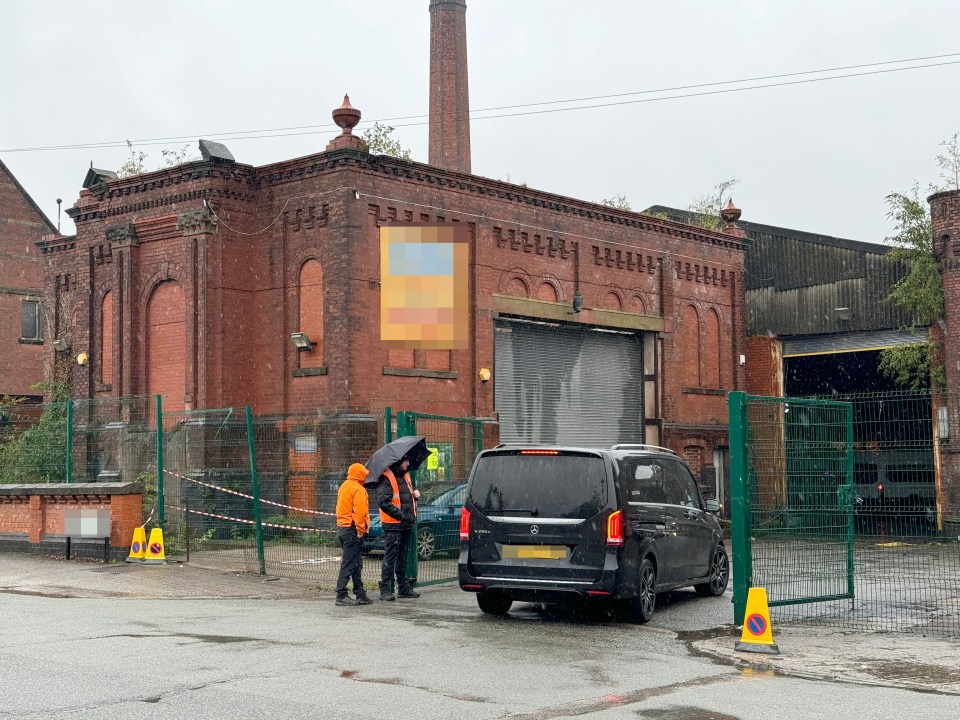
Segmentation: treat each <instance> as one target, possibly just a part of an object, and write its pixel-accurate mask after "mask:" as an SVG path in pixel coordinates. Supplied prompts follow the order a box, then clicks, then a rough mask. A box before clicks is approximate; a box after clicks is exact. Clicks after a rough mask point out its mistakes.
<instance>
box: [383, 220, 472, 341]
mask: <svg viewBox="0 0 960 720" xmlns="http://www.w3.org/2000/svg"><path fill="white" fill-rule="evenodd" d="M469 237H470V231H469V229H468V228H467V227H465V226H461V225H388V226H384V227H381V228H380V339H381V340H382V341H383V342H385V343H387V345H388V346H389V347H394V348H404V349H412V350H462V349H465V348H467V347H469V327H470V317H469V313H470V307H469V300H468V295H467V283H468V273H469V269H470V268H469V257H470V255H469V249H470V245H469Z"/></svg>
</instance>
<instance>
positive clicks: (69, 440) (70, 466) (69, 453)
mask: <svg viewBox="0 0 960 720" xmlns="http://www.w3.org/2000/svg"><path fill="white" fill-rule="evenodd" d="M66 471H67V482H68V483H72V482H73V399H72V398H71V399H70V400H67V468H66Z"/></svg>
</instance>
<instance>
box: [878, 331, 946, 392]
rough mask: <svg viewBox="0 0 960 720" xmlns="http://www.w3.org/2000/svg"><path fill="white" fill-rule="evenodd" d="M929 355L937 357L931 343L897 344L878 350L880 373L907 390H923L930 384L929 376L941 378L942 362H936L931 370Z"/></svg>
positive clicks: (933, 345) (934, 346) (939, 384)
mask: <svg viewBox="0 0 960 720" xmlns="http://www.w3.org/2000/svg"><path fill="white" fill-rule="evenodd" d="M931 356H933V358H936V359H938V353H937V352H936V345H935V344H933V343H916V344H913V345H899V346H897V347H892V348H887V349H886V350H881V351H880V365H879V370H880V374H881V375H883V376H884V377H887V378H890V379H891V380H893V381H894V382H895V383H896V384H897V385H899V386H900V387H902V388H906V389H909V390H924V389H926V388H927V387H929V385H930V379H931V377H933V378H934V384H935V385H938V386H942V382H941V383H937V380H936V378H937V377H940V378H943V364H942V363H937V364H936V366H935V367H934V370H933V371H932V370H931Z"/></svg>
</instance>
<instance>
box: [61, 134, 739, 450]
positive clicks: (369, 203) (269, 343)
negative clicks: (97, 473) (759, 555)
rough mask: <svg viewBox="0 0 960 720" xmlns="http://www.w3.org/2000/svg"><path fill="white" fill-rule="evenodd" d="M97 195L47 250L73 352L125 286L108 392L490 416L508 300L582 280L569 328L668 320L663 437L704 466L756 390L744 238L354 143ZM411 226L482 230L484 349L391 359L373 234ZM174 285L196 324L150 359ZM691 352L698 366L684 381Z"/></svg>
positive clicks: (558, 295) (476, 294) (212, 167)
mask: <svg viewBox="0 0 960 720" xmlns="http://www.w3.org/2000/svg"><path fill="white" fill-rule="evenodd" d="M94 189H96V190H97V193H94V192H92V190H85V191H83V192H82V193H81V195H80V198H79V200H78V201H77V204H76V205H75V206H74V207H73V208H72V209H71V211H70V213H71V215H72V216H73V217H74V219H75V221H76V223H77V236H76V237H75V238H58V239H55V240H51V242H50V243H48V244H47V245H45V246H44V252H45V257H46V258H47V262H48V266H47V276H46V287H47V290H48V292H50V293H51V294H54V293H59V294H60V295H61V296H64V297H67V298H73V299H74V300H75V307H76V308H77V310H76V314H75V317H73V318H72V319H71V318H66V317H64V318H62V319H61V320H62V322H63V323H64V324H69V326H70V328H71V331H72V332H73V336H74V340H73V345H74V348H75V352H79V351H86V352H89V349H88V348H90V347H91V346H92V347H96V346H97V342H96V341H97V338H96V337H93V335H95V334H96V333H97V332H98V330H97V323H95V322H93V323H91V322H90V321H89V320H88V318H89V313H91V312H93V310H92V308H93V307H95V305H94V303H96V302H97V298H101V297H102V295H103V293H105V292H107V291H111V292H112V293H113V294H114V313H113V327H114V350H113V356H114V358H115V363H114V376H115V382H114V383H113V386H112V389H111V391H110V394H112V395H115V396H121V395H142V394H145V393H146V392H153V389H154V385H153V380H152V378H158V377H166V378H167V379H166V380H164V382H171V383H172V382H174V378H173V377H172V375H173V374H176V375H177V379H176V382H180V378H182V388H183V389H182V395H183V400H182V401H183V403H184V405H186V406H188V407H191V406H192V407H225V406H242V405H244V404H246V403H250V404H252V405H253V406H254V409H255V411H256V412H258V413H269V412H281V411H283V412H313V411H314V410H315V409H316V408H317V407H341V408H347V407H350V408H360V409H363V408H382V407H384V406H387V405H390V406H394V407H396V408H404V409H411V410H420V411H424V412H433V413H439V414H449V415H458V416H462V415H470V416H481V417H490V416H492V415H493V413H494V401H495V398H494V396H493V388H494V385H495V384H494V383H493V382H490V383H485V384H483V383H480V382H479V380H478V378H477V373H478V370H479V368H481V367H486V368H491V369H493V371H494V373H495V372H496V368H495V367H494V322H495V317H496V314H497V312H498V309H497V308H498V302H500V300H498V297H501V296H510V295H517V294H522V295H523V296H525V297H530V298H548V299H550V300H553V299H556V300H557V302H558V303H561V304H562V305H563V307H564V308H566V307H569V304H570V303H571V301H572V298H573V296H574V292H575V279H576V278H577V276H578V275H579V287H580V291H581V293H582V296H583V312H581V313H580V314H579V315H572V314H571V315H570V316H569V320H570V321H571V322H573V323H577V322H579V323H583V324H586V325H591V324H593V323H597V322H600V320H599V318H601V317H602V316H601V315H600V314H599V310H596V309H597V308H605V307H606V308H609V307H611V306H619V307H621V308H624V310H625V311H627V312H631V311H633V312H636V311H638V310H641V309H643V310H645V311H646V313H648V314H649V316H650V319H651V321H652V322H657V323H662V328H663V331H664V332H663V333H662V336H658V339H657V340H656V341H655V344H654V345H651V347H652V348H654V349H655V351H653V352H651V353H650V357H649V358H648V360H649V361H648V367H647V368H646V372H647V373H648V374H650V375H654V374H655V375H656V383H655V384H651V387H652V388H653V390H651V391H650V394H651V395H653V396H655V397H649V398H648V403H647V404H648V408H651V410H650V412H651V414H654V415H656V414H658V415H659V418H660V419H662V420H663V421H664V427H665V436H664V442H668V443H669V444H671V446H676V448H677V449H678V450H682V449H683V448H684V447H687V446H688V445H690V442H688V439H689V438H690V437H695V438H697V442H698V443H702V444H703V452H704V457H705V458H709V457H710V452H711V450H712V447H713V446H715V445H716V444H721V445H722V444H725V442H726V441H725V437H726V428H725V426H726V401H725V394H726V392H728V391H730V390H733V389H739V388H740V387H741V385H742V380H741V378H740V375H739V369H738V367H737V366H736V364H735V358H736V357H737V356H738V354H739V352H742V340H741V334H742V328H743V318H742V313H743V297H742V295H743V291H742V287H743V284H742V282H740V278H741V277H742V273H743V264H744V257H743V246H742V244H741V243H740V241H739V240H738V239H737V238H732V237H729V236H725V235H721V234H719V233H712V232H708V231H702V230H699V229H696V228H691V227H689V226H684V225H680V224H676V223H672V222H668V221H663V220H659V219H654V218H644V217H642V216H639V215H636V214H634V213H627V212H621V211H617V210H613V209H610V208H606V207H603V206H599V205H595V204H592V203H585V202H580V201H576V200H572V199H570V198H565V197H562V196H557V195H552V194H549V193H543V192H539V191H535V190H530V189H528V188H522V187H518V186H515V185H510V184H507V183H500V182H496V181H491V180H487V179H483V178H476V177H473V176H469V175H462V174H458V173H453V172H447V171H442V170H438V169H436V168H431V167H429V166H426V165H421V164H417V163H408V162H403V161H397V160H393V159H390V158H385V157H376V156H369V155H366V154H364V153H357V152H355V151H348V150H344V151H335V152H332V153H323V154H319V155H315V156H310V157H306V158H300V159H297V160H292V161H288V162H283V163H277V164H275V165H269V166H266V167H261V168H251V167H249V166H244V165H240V164H234V163H216V162H212V161H211V162H197V163H191V164H188V165H185V166H181V167H179V168H171V169H168V170H163V171H158V172H155V173H150V174H148V175H144V176H139V177H137V178H130V179H125V180H120V181H113V182H110V183H109V184H108V185H107V186H104V187H100V188H94ZM354 189H356V191H357V192H359V198H358V197H357V195H356V193H355V190H354ZM205 199H206V200H207V201H208V202H209V204H210V206H211V207H212V208H213V211H214V213H215V215H214V214H213V213H210V212H208V211H206V210H205V209H204V206H203V201H204V200H205ZM441 208H442V209H441ZM405 222H443V223H452V222H456V223H462V224H464V225H466V226H467V227H468V228H469V230H470V233H471V237H472V242H471V249H470V253H471V256H470V262H471V265H472V268H473V272H472V276H471V287H470V302H471V325H472V328H471V332H470V333H469V334H470V336H471V337H472V338H474V343H473V345H472V347H470V348H468V349H463V350H455V351H414V352H396V351H395V352H391V351H389V350H388V349H387V348H386V347H384V346H383V345H382V344H381V343H380V342H379V339H378V338H379V312H380V310H379V303H380V292H379V286H378V283H377V280H378V278H379V228H380V226H381V225H383V224H388V223H405ZM578 258H579V268H578V267H577V262H578ZM308 262H310V263H318V264H319V265H318V266H314V267H317V268H318V270H317V274H319V273H321V272H322V277H323V289H322V303H323V314H322V328H321V327H319V326H318V327H316V329H315V332H316V333H319V334H318V337H316V338H314V337H313V336H312V335H311V339H313V340H316V341H318V343H320V345H318V348H317V349H315V350H313V351H310V353H302V355H303V356H304V357H303V358H301V356H300V355H298V351H297V349H296V348H295V347H294V345H293V343H292V342H291V341H290V337H289V336H290V333H292V332H296V331H297V330H301V329H302V328H301V322H302V320H301V315H302V314H303V313H304V312H306V313H307V315H310V313H311V312H312V309H311V307H310V306H306V307H302V304H301V294H300V291H299V289H298V287H299V284H300V282H301V279H302V278H301V269H302V268H303V267H304V263H308ZM578 270H579V272H578ZM168 283H169V285H168V286H169V287H171V288H172V287H175V286H176V287H179V288H180V289H181V290H182V295H183V299H184V300H183V302H184V306H183V311H182V316H183V322H182V324H181V323H180V322H179V321H176V322H175V323H174V325H172V326H171V327H173V326H175V327H176V329H177V331H176V333H174V334H171V335H170V337H169V346H168V347H166V348H165V349H164V350H163V352H162V353H160V354H156V355H155V354H154V349H155V348H157V347H159V346H158V345H157V338H155V337H154V335H155V332H154V330H153V329H151V327H150V326H151V325H155V323H154V320H153V317H154V312H155V311H156V312H157V313H160V314H162V312H161V310H162V308H161V309H156V308H154V307H153V306H152V303H153V300H151V298H157V297H159V295H158V293H160V292H164V291H163V290H161V288H163V287H164V285H167V284H168ZM317 299H318V301H319V299H320V298H317ZM67 305H69V303H67ZM167 310H169V307H168V308H167ZM177 312H178V313H179V312H180V311H177ZM685 312H687V313H688V316H689V317H696V318H697V319H696V321H692V322H691V323H686V322H685V321H684V320H683V318H684V313H685ZM158 317H159V315H158ZM171 322H173V320H171ZM601 324H602V322H601ZM180 328H182V330H181V329H180ZM308 334H310V333H308ZM151 338H152V339H151ZM691 348H695V349H696V355H693V356H694V357H700V360H699V367H696V366H695V367H693V368H690V372H689V376H690V378H689V379H690V382H686V381H685V380H684V377H683V372H682V368H683V366H684V362H689V360H688V358H689V357H690V356H691V353H692V350H691ZM308 355H309V359H307V356H308ZM654 357H656V362H653V360H654ZM321 359H322V362H321ZM91 365H95V363H91V364H90V365H88V366H86V367H79V366H76V365H75V364H72V365H70V366H69V368H67V369H68V370H69V372H72V373H73V377H74V384H75V387H76V389H77V393H78V395H79V396H81V397H83V396H85V394H91V393H93V392H94V388H93V384H92V383H91V379H92V377H91V375H90V373H91V370H90V367H91ZM397 369H400V370H402V371H405V373H404V372H401V373H397V372H395V371H396V370H397ZM304 371H313V372H304ZM164 373H167V374H168V375H164ZM170 387H171V388H173V386H172V385H171V386H170ZM170 392H172V393H173V394H177V393H179V392H180V389H179V387H178V388H176V389H172V390H170Z"/></svg>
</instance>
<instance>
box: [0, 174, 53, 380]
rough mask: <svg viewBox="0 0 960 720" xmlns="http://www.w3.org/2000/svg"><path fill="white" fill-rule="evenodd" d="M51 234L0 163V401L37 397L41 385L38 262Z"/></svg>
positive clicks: (40, 277)
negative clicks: (43, 239)
mask: <svg viewBox="0 0 960 720" xmlns="http://www.w3.org/2000/svg"><path fill="white" fill-rule="evenodd" d="M55 231H56V228H55V227H54V226H53V225H51V224H50V221H49V220H48V219H47V217H46V216H45V215H44V214H43V212H42V211H41V210H40V208H39V207H37V205H36V203H35V202H34V201H33V200H32V199H31V198H30V196H29V195H28V194H27V192H26V191H25V190H24V189H23V187H21V185H20V183H18V182H17V179H16V178H15V177H14V176H13V173H11V172H10V170H9V169H8V168H7V166H6V165H4V164H3V163H2V162H0V395H17V396H23V397H30V398H32V397H38V396H40V395H42V393H40V392H38V391H37V390H36V389H32V386H33V385H35V384H36V383H38V382H40V381H41V380H43V377H44V369H43V361H44V356H43V342H44V327H43V324H44V323H43V320H44V309H43V259H42V257H41V255H40V251H39V250H38V249H37V247H36V242H37V240H39V239H40V237H41V236H43V235H45V234H47V233H51V232H55Z"/></svg>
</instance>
